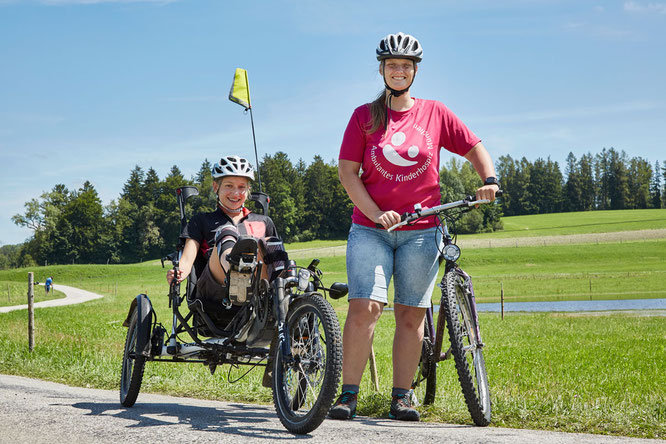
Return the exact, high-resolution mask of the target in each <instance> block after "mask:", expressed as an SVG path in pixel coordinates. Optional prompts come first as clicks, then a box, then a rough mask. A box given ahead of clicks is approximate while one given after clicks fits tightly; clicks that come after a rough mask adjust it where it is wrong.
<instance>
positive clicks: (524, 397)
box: [0, 221, 666, 439]
mask: <svg viewBox="0 0 666 444" xmlns="http://www.w3.org/2000/svg"><path fill="white" fill-rule="evenodd" d="M574 222H575V221H574ZM315 245H316V246H315V247H313V248H320V247H322V246H325V245H326V244H325V243H324V244H315ZM292 247H293V246H290V248H292ZM301 248H307V247H301ZM314 253H316V250H315V251H313V254H314ZM307 262H308V260H307V259H303V260H300V259H299V263H301V264H302V265H307ZM461 264H462V266H463V267H464V268H465V269H466V270H467V271H468V272H469V273H470V274H471V275H472V276H473V277H474V282H475V289H476V291H477V293H478V295H479V299H480V300H482V301H483V302H493V301H496V300H497V299H498V297H499V285H500V284H501V285H503V287H504V290H505V295H506V297H507V298H511V300H524V301H528V300H529V301H534V300H553V299H558V298H559V299H573V298H600V299H604V298H613V297H622V298H627V297H665V296H664V294H663V293H664V288H665V287H666V286H665V285H664V284H663V283H661V282H662V281H663V278H664V273H665V270H666V266H665V264H666V240H659V239H657V240H649V241H645V242H632V243H622V244H620V243H602V244H580V245H573V246H570V245H563V246H552V247H548V248H543V247H521V248H493V249H491V250H487V249H466V250H463V256H462V259H461ZM320 268H321V269H322V270H323V271H324V273H325V276H324V277H325V281H326V282H328V283H330V282H333V281H345V280H346V273H345V264H344V257H339V256H337V257H322V258H321V264H320ZM30 271H34V272H35V275H36V279H37V280H39V279H40V277H41V276H42V275H44V276H48V275H53V276H54V277H56V280H57V282H60V283H63V284H66V285H71V286H74V287H79V288H84V289H86V290H90V291H94V292H97V293H100V294H103V295H104V296H105V297H104V298H103V299H99V300H96V301H92V302H89V303H86V304H82V305H78V306H66V307H57V308H42V309H37V310H36V311H35V322H36V347H35V350H34V352H33V353H29V352H28V346H27V335H26V324H27V320H26V313H25V311H18V312H11V313H6V314H0V320H1V322H0V350H2V352H0V372H2V373H7V374H18V375H24V376H30V377H36V378H41V379H48V380H53V381H58V382H64V383H67V384H72V385H78V386H84V387H85V386H88V387H98V388H104V389H111V390H117V389H118V381H119V378H120V365H121V357H122V348H123V343H124V335H125V333H126V329H125V328H124V327H122V322H123V320H124V319H125V317H126V316H127V311H128V308H129V304H130V302H131V301H132V299H133V298H134V297H135V296H136V294H137V293H141V292H144V293H147V294H148V295H149V297H150V298H151V301H152V302H153V305H154V307H155V309H156V311H157V317H158V320H159V321H160V322H162V323H164V324H165V326H166V327H167V328H169V327H170V316H169V313H170V312H169V309H168V303H167V298H166V291H167V286H166V281H165V273H166V270H165V269H162V268H161V267H160V265H159V261H151V262H145V263H142V264H133V265H69V266H49V267H37V268H35V269H34V270H30ZM26 272H27V270H6V271H0V282H5V283H6V282H11V283H17V285H25V284H24V283H25V282H26ZM590 282H591V285H592V291H590ZM1 289H2V287H1V286H0V290H1ZM437 299H438V298H437V297H436V295H435V300H437ZM331 302H332V304H333V306H334V307H335V309H336V312H337V313H338V315H339V318H340V320H341V323H342V324H343V325H344V319H345V315H346V305H347V304H346V301H345V300H341V301H331ZM643 314H644V313H639V312H637V313H634V314H610V315H609V314H600V313H583V314H579V313H577V314H560V313H536V314H530V313H509V314H507V315H506V316H505V318H504V319H503V320H502V319H501V318H500V316H499V314H496V313H483V314H481V315H480V322H481V327H482V334H483V337H484V342H485V343H486V344H487V346H486V349H485V350H486V362H487V367H488V373H489V378H490V384H491V390H492V399H493V422H492V424H491V425H494V426H503V427H517V428H533V429H547V430H559V431H572V432H589V433H602V434H616V435H626V436H637V437H647V438H662V439H663V438H666V323H665V322H664V318H663V316H644V315H643ZM393 322H394V319H393V316H392V314H391V312H388V311H387V312H386V313H385V315H384V316H382V318H381V320H380V322H379V325H378V327H377V331H376V335H375V343H374V347H375V352H376V356H377V366H378V370H379V372H378V373H379V383H380V390H379V392H375V390H374V388H372V386H371V383H370V378H369V374H368V372H366V375H365V376H364V380H363V382H362V385H361V390H362V391H361V396H360V404H359V414H360V415H369V416H383V417H385V416H386V415H387V414H388V406H389V395H390V390H391V376H390V375H391V338H392V334H393ZM246 370H247V368H241V369H234V368H229V367H228V366H224V367H222V368H219V369H218V371H217V372H216V373H215V374H214V375H211V374H210V373H209V371H208V368H206V367H204V366H202V365H200V364H167V363H149V364H148V365H147V367H146V373H145V377H144V384H143V386H142V392H159V393H169V394H175V395H183V396H193V397H201V398H206V399H221V400H234V401H244V402H256V403H267V404H270V403H271V393H270V390H269V389H266V388H263V387H262V386H261V383H260V381H261V377H262V374H263V371H262V369H257V370H254V371H252V372H250V374H249V375H247V376H246V377H245V378H244V379H242V380H241V381H240V382H238V383H236V384H232V383H230V382H229V381H230V380H234V379H236V378H238V377H239V376H241V375H242V374H243V373H244V372H245V371H246ZM438 379H439V384H438V396H437V401H436V403H435V405H433V406H431V407H428V408H421V409H422V410H421V411H422V414H423V418H424V420H426V421H443V422H450V423H461V424H471V419H470V417H469V413H468V412H467V410H466V407H465V404H464V402H463V400H462V394H461V391H460V387H459V384H458V382H457V379H456V373H455V370H454V367H453V363H452V362H451V361H445V362H442V363H440V365H439V368H438ZM138 402H139V403H141V395H139V399H138Z"/></svg>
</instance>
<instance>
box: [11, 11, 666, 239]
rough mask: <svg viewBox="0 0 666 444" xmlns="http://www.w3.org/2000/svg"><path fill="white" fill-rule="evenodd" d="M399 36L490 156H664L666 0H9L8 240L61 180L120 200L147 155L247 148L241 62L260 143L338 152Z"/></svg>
mask: <svg viewBox="0 0 666 444" xmlns="http://www.w3.org/2000/svg"><path fill="white" fill-rule="evenodd" d="M398 31H403V32H407V33H410V34H413V35H414V36H416V37H417V38H418V39H419V40H420V41H421V43H422V45H423V47H424V60H423V63H422V64H421V66H420V69H419V73H418V75H417V77H416V80H415V83H414V85H413V87H412V95H413V96H415V97H422V98H428V99H437V100H440V101H442V102H444V103H445V104H446V105H447V106H448V107H449V108H451V109H452V110H453V111H454V112H455V113H456V114H458V115H459V116H460V117H461V118H462V119H463V121H464V122H465V123H466V124H467V125H468V126H469V127H470V128H471V129H472V130H473V131H474V132H475V133H476V134H477V135H479V137H481V138H482V139H483V141H484V144H485V145H486V147H487V148H488V150H489V151H490V152H491V154H492V155H493V157H494V158H497V157H499V156H501V155H505V154H509V155H511V156H513V157H518V158H520V157H522V156H525V157H527V158H528V159H530V160H534V159H536V158H538V157H544V158H545V157H547V156H551V158H552V159H553V160H557V161H558V162H560V164H561V166H562V163H563V161H564V159H565V158H566V155H567V154H568V153H569V152H570V151H572V152H574V154H576V155H577V156H580V155H581V154H584V153H586V152H592V153H597V152H599V151H601V149H602V148H604V147H606V148H609V147H615V148H616V149H619V150H625V151H626V152H627V153H628V154H629V155H630V156H641V157H644V158H646V159H648V160H650V162H652V163H654V161H656V160H659V161H660V162H663V161H664V160H666V151H665V150H664V148H663V142H662V140H661V136H662V135H661V132H662V131H663V130H664V129H666V77H665V75H664V73H665V71H666V69H665V68H666V66H665V65H666V56H665V54H666V51H665V48H664V46H665V45H664V44H665V43H666V1H664V2H660V1H639V0H636V1H586V0H575V1H554V0H553V1H548V0H541V1H540V0H532V1H527V0H522V1H521V0H512V1H504V0H486V1H469V0H468V1H464V0H460V1H452V0H439V1H434V0H433V1H412V2H407V1H404V0H403V1H393V0H388V1H358V0H351V1H348V0H342V1H318V0H292V1H245V2H239V1H223V0H0V156H1V157H0V159H1V161H0V244H12V243H18V242H22V241H23V240H24V239H26V238H27V237H28V236H29V235H30V234H31V233H30V231H29V230H27V229H23V228H19V227H16V226H15V225H14V224H13V223H12V222H11V220H10V218H11V216H12V215H13V214H16V213H19V212H22V211H23V204H24V203H25V202H26V201H28V200H30V199H31V198H35V197H38V196H40V195H41V193H42V192H45V191H48V190H50V189H51V188H52V187H53V186H54V185H56V184H58V183H63V184H65V185H66V186H67V187H68V188H70V189H77V188H79V187H80V186H81V185H82V184H83V182H84V181H85V180H89V181H91V182H92V183H93V184H94V185H95V187H96V189H97V190H98V192H99V194H100V197H101V198H102V200H103V202H104V204H108V203H109V202H110V201H111V200H112V199H116V198H117V197H118V195H119V193H120V191H121V189H122V185H123V183H124V182H125V181H126V180H127V178H128V176H129V172H130V170H131V169H132V168H133V167H134V166H135V165H139V166H141V167H143V168H144V169H147V168H149V167H151V166H152V167H153V168H155V169H156V170H157V172H158V174H159V175H160V177H164V175H166V174H167V173H168V170H169V169H170V167H171V165H174V164H177V165H178V166H179V167H180V168H181V170H182V171H183V173H184V174H185V175H186V176H187V177H189V176H191V175H193V174H195V172H196V171H197V170H198V169H199V167H200V165H201V162H202V161H203V159H204V158H208V159H210V160H215V159H216V158H219V157H220V156H222V155H227V154H233V153H240V154H242V155H245V156H247V157H250V158H253V156H254V154H253V148H252V135H251V130H250V120H249V115H244V114H243V110H242V108H241V107H239V106H238V105H235V104H233V103H232V102H230V101H229V100H228V98H227V96H228V93H229V88H230V86H231V81H232V78H233V73H234V70H235V68H237V67H242V68H245V69H247V70H248V75H249V80H250V90H251V96H252V105H253V109H254V119H255V127H256V132H257V145H258V149H259V155H260V156H263V155H264V154H274V153H275V152H277V151H285V152H287V153H288V154H289V156H290V158H291V159H292V161H294V162H296V161H297V160H298V159H299V158H303V160H305V161H306V162H308V163H309V162H310V161H311V160H312V158H313V156H314V155H315V154H319V155H321V156H322V157H323V158H324V159H325V160H327V161H328V160H333V159H336V158H337V153H338V149H339V144H340V140H341V138H342V133H343V131H344V128H345V126H346V123H347V121H348V119H349V116H350V115H351V112H352V110H353V109H354V108H355V107H356V106H358V105H360V104H362V103H364V102H367V101H369V100H371V99H372V98H373V97H374V96H375V95H376V94H377V93H378V92H379V91H380V89H381V87H382V82H381V78H380V77H379V75H378V74H377V62H376V60H375V57H374V50H375V47H376V45H377V42H378V41H379V39H380V38H381V37H383V36H384V35H385V34H387V33H390V32H398ZM446 158H447V157H446V156H445V159H446ZM562 167H563V166H562ZM174 210H175V209H174Z"/></svg>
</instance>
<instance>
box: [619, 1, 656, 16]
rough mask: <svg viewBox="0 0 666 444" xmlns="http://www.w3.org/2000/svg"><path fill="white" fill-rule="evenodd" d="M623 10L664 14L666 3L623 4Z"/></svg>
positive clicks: (631, 2)
mask: <svg viewBox="0 0 666 444" xmlns="http://www.w3.org/2000/svg"><path fill="white" fill-rule="evenodd" d="M624 10H625V11H627V12H636V13H657V14H666V3H648V4H642V3H638V2H634V1H630V2H624Z"/></svg>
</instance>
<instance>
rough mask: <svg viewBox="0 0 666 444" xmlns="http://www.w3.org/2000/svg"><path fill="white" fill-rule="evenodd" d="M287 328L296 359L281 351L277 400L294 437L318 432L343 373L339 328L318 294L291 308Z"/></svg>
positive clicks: (275, 370)
mask: <svg viewBox="0 0 666 444" xmlns="http://www.w3.org/2000/svg"><path fill="white" fill-rule="evenodd" d="M287 329H288V332H289V341H290V344H291V354H292V357H293V358H292V359H289V360H287V359H285V357H284V356H282V352H281V348H280V347H276V350H275V357H274V360H273V365H274V368H273V382H272V386H273V401H274V403H275V409H276V411H277V414H278V417H279V418H280V421H281V422H282V424H283V425H284V426H285V427H286V428H287V430H289V431H290V432H292V433H297V434H305V433H309V432H311V431H313V430H314V429H316V428H317V427H319V425H320V424H321V423H322V421H323V420H324V418H325V417H326V415H327V414H328V411H329V409H330V408H331V405H332V404H333V399H334V397H335V394H336V392H337V388H338V381H339V380H340V373H341V370H342V338H341V334H340V324H339V323H338V318H337V316H336V314H335V311H334V310H333V307H331V305H330V304H329V303H328V302H327V301H326V300H324V298H322V297H321V296H320V295H319V294H317V293H312V294H308V295H304V296H301V297H300V299H299V300H297V301H296V302H294V303H293V304H292V306H291V307H290V308H289V313H288V314H287Z"/></svg>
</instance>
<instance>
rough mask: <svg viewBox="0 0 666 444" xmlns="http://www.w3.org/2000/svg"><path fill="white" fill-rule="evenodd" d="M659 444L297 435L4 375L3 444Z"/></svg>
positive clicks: (469, 432) (364, 428) (146, 397)
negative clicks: (293, 443) (296, 443)
mask: <svg viewBox="0 0 666 444" xmlns="http://www.w3.org/2000/svg"><path fill="white" fill-rule="evenodd" d="M294 439H303V440H305V442H307V443H313V444H316V443H346V442H349V443H373V444H375V443H377V442H396V443H402V442H413V443H421V442H437V443H484V444H485V443H489V444H492V443H502V444H509V443H511V444H514V443H539V444H569V443H570V444H574V443H576V444H580V443H582V444H592V443H594V444H598V443H601V444H634V443H658V442H664V441H659V440H643V439H633V438H622V437H609V436H600V435H582V434H572V433H555V432H542V431H532V430H516V429H502V428H495V427H487V428H478V427H470V426H460V425H450V424H433V423H401V422H397V421H390V420H388V419H370V418H362V417H359V418H356V419H354V420H353V421H333V420H326V421H324V423H323V424H322V426H321V427H319V428H318V429H317V430H315V431H314V432H312V434H310V435H306V436H294V435H292V434H290V433H288V432H287V431H286V430H285V429H284V427H282V424H280V422H279V420H278V418H277V416H276V415H275V411H274V409H273V408H272V407H270V406H257V405H246V404H239V403H226V402H217V401H205V400H199V399H189V398H176V397H170V396H162V395H151V394H146V393H141V394H139V399H138V401H137V403H136V405H135V406H134V407H133V408H131V409H125V408H123V407H121V405H120V403H119V401H118V393H117V391H109V390H97V389H85V388H78V387H68V386H65V385H62V384H56V383H52V382H45V381H39V380H35V379H28V378H23V377H18V376H7V375H0V443H2V444H4V443H7V444H9V443H11V444H23V443H30V444H39V443H48V444H51V443H67V444H79V443H86V444H87V443H91V442H94V443H102V444H104V443H113V444H117V443H126V442H132V443H142V442H159V443H161V442H169V443H170V444H176V443H191V442H196V443H208V442H215V443H237V442H241V441H242V442H243V444H247V443H257V442H261V443H267V442H279V441H282V442H286V441H288V440H294Z"/></svg>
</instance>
